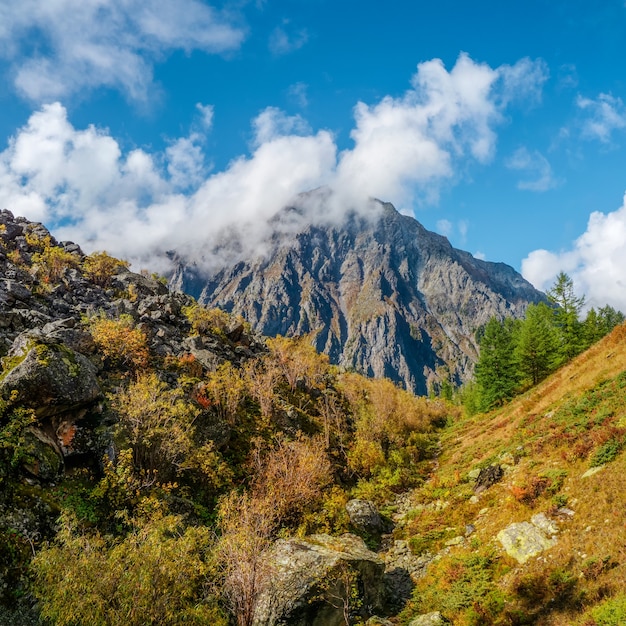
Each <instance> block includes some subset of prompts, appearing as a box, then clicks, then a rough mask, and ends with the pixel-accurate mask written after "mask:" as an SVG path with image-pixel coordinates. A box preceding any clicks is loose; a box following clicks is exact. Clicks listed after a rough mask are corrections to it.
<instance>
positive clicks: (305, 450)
mask: <svg viewBox="0 0 626 626" xmlns="http://www.w3.org/2000/svg"><path fill="white" fill-rule="evenodd" d="M321 443H322V442H321V440H320V439H319V438H313V439H309V438H306V437H300V438H298V439H296V440H294V441H289V440H287V439H285V438H279V439H278V441H277V442H276V444H275V445H274V446H273V447H272V448H271V449H270V450H269V451H267V452H265V453H263V452H262V451H261V450H260V449H259V448H257V449H256V450H255V451H254V453H253V456H252V471H253V476H254V478H253V482H252V486H251V493H252V495H253V497H254V498H256V499H258V500H267V501H268V502H272V503H273V507H274V509H275V512H276V515H277V517H278V519H280V520H281V521H282V522H283V523H289V522H290V523H297V522H298V520H299V519H300V517H301V516H302V515H303V514H304V513H305V512H306V511H307V510H309V509H312V508H314V505H316V504H317V503H319V501H320V500H321V497H322V490H323V488H324V487H325V486H326V485H328V484H329V483H330V481H331V467H330V462H329V460H328V458H327V456H326V454H324V452H323V451H322V450H323V447H322V445H321Z"/></svg>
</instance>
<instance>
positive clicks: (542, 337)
mask: <svg viewBox="0 0 626 626" xmlns="http://www.w3.org/2000/svg"><path fill="white" fill-rule="evenodd" d="M553 318H554V313H553V311H552V309H551V308H550V307H549V306H548V305H547V304H545V303H543V302H540V303H539V304H531V305H530V306H529V307H528V309H527V310H526V319H525V320H524V321H523V322H522V324H521V325H520V331H519V337H518V340H517V346H516V356H517V363H518V367H519V370H520V373H521V374H522V376H523V377H525V378H526V379H528V380H530V382H531V383H532V384H533V385H536V384H537V383H538V382H540V381H541V380H543V379H544V378H545V377H546V376H547V375H548V374H549V373H550V372H551V371H553V370H554V368H555V366H556V362H555V355H556V354H557V351H558V347H559V339H558V336H557V333H556V329H555V327H554V324H553Z"/></svg>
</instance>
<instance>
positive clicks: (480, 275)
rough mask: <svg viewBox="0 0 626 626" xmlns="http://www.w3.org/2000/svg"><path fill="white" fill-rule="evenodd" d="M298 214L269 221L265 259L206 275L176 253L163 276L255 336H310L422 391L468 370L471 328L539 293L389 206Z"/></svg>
mask: <svg viewBox="0 0 626 626" xmlns="http://www.w3.org/2000/svg"><path fill="white" fill-rule="evenodd" d="M299 211H300V210H299V209H297V208H295V209H290V210H288V211H285V212H284V214H283V216H282V217H283V218H284V221H288V220H289V219H290V218H291V217H292V216H291V214H292V213H294V212H295V213H298V212H299ZM300 213H302V211H300ZM300 217H301V222H302V224H303V226H302V227H301V229H300V230H299V231H298V232H295V233H292V234H285V232H283V233H279V232H278V228H277V231H276V233H275V235H274V236H273V238H272V240H271V242H270V243H269V244H268V247H269V251H268V252H267V254H266V255H265V256H262V257H261V256H260V257H257V258H254V259H246V260H244V261H242V262H240V263H238V264H237V265H235V266H232V267H225V268H223V269H221V270H219V271H215V272H213V273H212V274H211V275H210V276H208V278H206V279H204V278H202V277H201V276H200V275H199V274H198V273H197V270H194V268H193V267H192V265H191V263H189V265H185V263H184V262H181V265H180V268H179V271H178V272H177V273H176V274H175V276H173V278H172V281H171V284H172V285H176V286H177V288H180V289H182V290H184V291H187V292H188V293H190V294H191V295H194V296H196V297H198V298H199V300H200V301H201V302H202V303H203V304H207V305H209V306H218V307H220V308H224V309H226V310H228V311H232V312H234V313H238V314H241V315H242V316H243V317H245V318H246V319H247V320H248V321H249V322H250V323H251V324H252V326H253V327H254V328H255V329H256V330H258V331H260V332H261V333H263V334H265V335H271V336H274V335H278V334H281V335H298V334H306V333H312V334H313V340H312V341H313V343H314V345H315V347H316V348H317V349H318V350H319V351H321V352H325V353H326V354H328V355H329V356H330V358H331V361H333V362H335V363H338V364H340V365H343V366H346V367H349V368H355V369H356V370H358V371H360V372H363V373H365V374H366V375H369V376H377V377H382V376H386V377H388V378H391V379H393V380H395V381H400V382H402V383H403V384H404V385H405V386H406V387H407V388H409V389H411V390H413V391H415V392H417V393H421V394H425V393H427V392H428V391H429V390H431V389H433V387H434V388H435V389H436V388H437V386H438V385H440V384H441V383H442V382H443V381H446V380H450V381H453V382H455V383H460V382H462V381H464V380H467V379H468V377H469V376H470V375H471V373H472V371H473V366H474V363H475V361H476V358H477V355H478V351H477V343H476V340H475V332H476V330H477V329H478V328H480V327H481V326H482V325H484V324H486V322H487V321H488V320H489V319H490V318H491V317H492V316H494V315H495V316H497V317H499V318H503V317H505V316H514V317H518V316H521V315H523V313H524V311H525V309H526V307H527V305H528V303H530V302H537V301H540V300H541V299H543V295H542V294H541V293H540V292H538V291H537V290H535V289H534V288H533V287H532V285H530V283H528V282H527V281H525V280H524V279H523V278H522V277H521V276H520V275H519V274H518V273H517V272H516V271H515V270H513V268H511V267H509V266H507V265H504V264H502V263H488V262H485V261H481V260H479V259H475V258H474V257H472V256H471V255H470V254H469V253H467V252H463V251H461V250H457V249H455V248H453V247H452V246H451V245H450V243H449V242H448V240H447V239H446V238H445V237H442V236H440V235H437V234H435V233H432V232H429V231H427V230H426V229H425V228H424V227H423V226H422V225H421V224H419V222H417V221H416V220H415V219H413V218H411V217H407V216H404V215H400V214H399V213H398V212H397V211H396V210H395V209H394V208H393V206H392V205H391V204H383V203H378V208H377V210H376V212H375V213H374V214H373V215H370V216H368V217H363V216H360V215H357V214H351V215H350V216H348V217H347V218H345V220H344V222H343V223H341V224H339V225H337V224H332V225H326V226H313V225H307V224H306V222H307V219H306V215H300ZM275 221H276V222H277V224H279V223H280V222H281V215H279V216H277V217H276V220H275Z"/></svg>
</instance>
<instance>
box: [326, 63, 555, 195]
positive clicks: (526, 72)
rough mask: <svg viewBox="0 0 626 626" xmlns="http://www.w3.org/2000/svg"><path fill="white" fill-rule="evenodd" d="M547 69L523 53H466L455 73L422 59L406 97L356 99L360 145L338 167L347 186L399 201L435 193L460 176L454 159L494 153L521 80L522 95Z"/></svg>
mask: <svg viewBox="0 0 626 626" xmlns="http://www.w3.org/2000/svg"><path fill="white" fill-rule="evenodd" d="M541 68H543V62H541V61H537V62H533V61H530V60H528V59H522V60H521V61H519V62H518V63H517V64H516V65H514V66H508V65H506V66H501V67H500V68H497V69H492V68H491V67H489V66H488V65H486V64H481V63H476V62H475V61H473V60H472V59H471V58H470V57H469V56H468V55H466V54H461V55H460V56H459V58H458V60H457V62H456V64H455V65H454V67H453V68H452V70H451V71H449V72H448V71H447V70H446V69H445V67H444V65H443V63H442V61H441V60H439V59H434V60H432V61H427V62H425V63H421V64H420V65H418V68H417V73H416V74H415V75H414V76H413V79H412V81H411V84H412V89H410V90H409V91H407V92H406V93H405V94H404V96H402V97H401V98H392V97H390V96H387V97H385V98H383V100H382V101H381V102H379V103H378V104H376V105H373V106H370V105H367V104H365V103H363V102H359V103H358V104H357V106H356V108H355V118H356V127H355V128H354V130H353V131H352V133H351V137H352V139H353V140H354V143H355V145H354V148H352V149H351V150H347V151H345V152H344V153H342V155H341V161H340V164H339V168H338V172H337V174H338V179H339V181H340V183H341V185H348V184H351V185H354V186H355V187H356V188H357V189H369V190H370V193H371V195H374V196H377V197H381V198H394V202H396V203H398V204H400V205H404V204H412V203H413V202H414V201H415V200H416V199H418V200H419V199H420V197H421V199H425V200H426V201H429V202H432V201H434V200H436V198H437V192H438V189H439V186H440V184H441V182H442V181H443V180H445V179H449V178H453V177H454V176H455V167H454V165H455V162H457V163H458V162H459V160H460V159H464V160H466V159H467V158H472V159H475V160H477V161H479V162H483V163H484V162H487V161H489V160H490V159H491V158H492V156H493V153H494V151H495V145H496V133H495V131H494V127H495V126H496V125H497V124H498V123H499V122H500V121H501V120H502V112H503V107H504V106H505V105H506V104H508V103H509V102H511V100H512V98H513V92H514V88H515V86H518V88H519V89H520V96H521V97H522V98H527V97H528V94H529V93H535V92H536V91H537V90H539V89H540V88H541V84H542V83H543V81H544V80H545V76H544V73H543V71H542V69H541ZM524 77H525V80H524Z"/></svg>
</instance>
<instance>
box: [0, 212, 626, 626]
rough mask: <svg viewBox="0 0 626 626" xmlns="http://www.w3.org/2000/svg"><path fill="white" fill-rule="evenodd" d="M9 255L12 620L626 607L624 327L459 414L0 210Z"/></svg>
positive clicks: (433, 616) (167, 621)
mask: <svg viewBox="0 0 626 626" xmlns="http://www.w3.org/2000/svg"><path fill="white" fill-rule="evenodd" d="M0 269H1V275H0V320H1V321H2V323H1V324H0V353H1V354H2V361H1V364H2V371H1V373H0V624H3V625H4V624H11V625H12V626H20V625H33V624H41V625H44V626H94V625H95V626H99V625H103V626H104V625H106V626H121V625H124V626H127V625H128V626H132V625H134V624H137V625H139V624H141V625H148V624H154V625H156V624H159V625H194V624H196V625H212V626H219V625H223V626H225V625H227V624H237V625H238V626H249V625H254V626H273V625H276V626H277V625H278V624H288V625H290V626H340V625H342V624H344V625H345V624H350V625H357V624H363V623H366V620H368V621H369V624H368V626H371V625H373V624H400V625H408V624H411V625H412V626H418V625H420V624H425V623H429V624H436V623H452V624H457V625H479V624H484V625H488V624H494V625H511V626H515V625H524V624H537V625H542V624H545V625H554V626H565V625H575V626H610V625H617V624H623V623H625V622H626V593H625V592H624V589H626V584H625V583H626V579H625V574H624V571H625V570H624V568H625V566H626V554H625V549H624V546H625V545H626V523H625V522H626V520H625V518H624V511H625V510H626V506H625V505H626V489H624V487H625V484H624V469H625V467H624V465H625V463H626V458H625V454H624V451H623V448H624V444H625V443H626V403H624V391H625V390H626V342H625V339H626V327H625V326H618V327H617V328H615V329H614V330H613V331H612V332H611V333H610V334H609V335H607V336H606V337H605V338H603V339H602V340H601V341H599V342H598V343H596V344H594V345H593V346H592V347H591V348H589V349H588V350H587V351H585V352H584V353H582V354H581V355H579V356H578V357H576V358H575V359H574V360H572V361H571V362H570V363H569V364H567V365H565V366H562V367H561V368H560V369H558V370H557V371H556V372H554V373H553V374H551V375H550V376H549V377H547V378H546V379H545V380H543V381H542V382H541V383H539V384H538V385H537V386H535V387H533V388H532V389H530V390H529V391H527V392H525V393H524V394H523V395H521V396H519V397H518V398H516V399H515V400H514V401H512V402H511V403H509V404H507V405H505V406H503V407H500V408H499V409H497V410H496V411H493V412H491V413H487V414H485V413H481V414H475V415H471V416H463V412H462V410H461V408H460V407H458V406H455V405H454V404H452V403H450V402H448V401H445V400H443V399H440V398H430V399H429V398H424V397H416V396H414V395H412V394H410V393H408V392H406V391H403V390H401V389H399V388H398V387H397V386H396V385H394V384H393V383H392V382H390V381H389V380H385V379H367V378H365V377H363V376H360V375H358V374H355V373H353V372H349V371H344V370H341V369H339V368H337V367H334V366H332V365H330V364H329V360H328V357H326V356H324V355H320V354H318V353H316V352H315V350H314V349H313V348H312V346H311V345H310V343H309V341H308V338H307V337H303V338H300V339H286V338H284V337H280V336H278V337H275V338H273V339H264V338H262V337H260V336H258V335H256V334H255V333H254V332H252V331H251V329H250V327H249V326H248V324H247V323H246V322H245V321H244V320H243V319H241V318H238V317H236V316H231V315H228V314H226V313H224V312H223V311H220V310H218V309H206V308H204V307H202V306H200V305H198V303H197V302H195V301H194V300H193V299H192V298H190V297H187V296H184V295H182V294H176V293H171V292H169V291H168V290H167V288H166V287H165V286H164V284H163V281H161V280H160V279H159V277H158V276H154V275H148V274H147V273H143V274H135V273H133V272H129V271H128V267H127V264H125V263H124V262H121V261H118V260H116V259H113V258H111V257H110V256H108V255H107V254H106V253H96V254H93V255H89V256H87V255H84V254H83V253H82V251H81V250H80V248H79V247H78V246H76V245H75V244H71V243H69V242H65V243H62V244H59V243H58V242H56V241H55V240H54V238H52V237H51V236H50V234H49V233H48V232H47V231H46V230H45V228H43V226H41V225H39V224H31V223H29V222H27V221H26V220H21V219H19V218H18V219H14V218H13V216H12V215H11V214H10V213H8V212H6V211H4V212H1V213H0ZM512 525H513V526H512ZM424 614H427V615H429V617H428V618H422V617H420V616H423V615H424ZM375 615H377V616H382V617H374V616H375ZM425 619H428V620H430V621H428V622H426V621H424V620H425ZM376 620H378V621H376Z"/></svg>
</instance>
